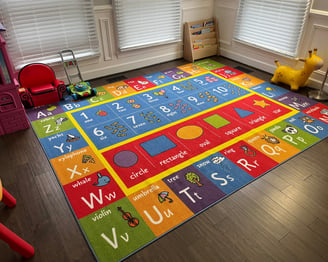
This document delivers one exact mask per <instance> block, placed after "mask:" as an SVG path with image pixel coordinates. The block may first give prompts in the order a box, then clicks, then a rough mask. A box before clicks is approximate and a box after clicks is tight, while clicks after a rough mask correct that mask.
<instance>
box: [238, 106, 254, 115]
mask: <svg viewBox="0 0 328 262" xmlns="http://www.w3.org/2000/svg"><path fill="white" fill-rule="evenodd" d="M233 109H234V110H235V111H236V113H237V114H238V115H239V117H240V118H245V117H248V116H250V115H252V114H254V112H252V111H248V110H245V109H240V108H237V107H234V108H233Z"/></svg>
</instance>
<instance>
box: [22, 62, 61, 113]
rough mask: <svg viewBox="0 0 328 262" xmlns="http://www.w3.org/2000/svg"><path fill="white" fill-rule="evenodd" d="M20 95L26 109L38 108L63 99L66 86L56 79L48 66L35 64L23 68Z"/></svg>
mask: <svg viewBox="0 0 328 262" xmlns="http://www.w3.org/2000/svg"><path fill="white" fill-rule="evenodd" d="M18 80H19V83H20V86H21V87H20V88H19V90H18V91H19V95H20V97H21V100H22V102H23V104H24V106H25V107H38V106H42V105H47V104H52V103H56V102H59V100H62V99H63V95H64V93H65V91H66V86H65V84H64V82H63V81H60V80H58V79H56V76H55V72H54V71H53V70H52V68H51V67H50V66H48V65H45V64H41V63H35V64H29V65H26V66H25V67H23V68H22V69H21V70H20V71H19V74H18Z"/></svg>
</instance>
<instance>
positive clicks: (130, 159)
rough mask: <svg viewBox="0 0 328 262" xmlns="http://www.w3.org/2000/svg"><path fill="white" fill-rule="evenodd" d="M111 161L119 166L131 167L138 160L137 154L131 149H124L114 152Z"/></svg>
mask: <svg viewBox="0 0 328 262" xmlns="http://www.w3.org/2000/svg"><path fill="white" fill-rule="evenodd" d="M113 161H114V163H115V164H116V165H117V166H119V167H131V166H134V165H135V164H136V163H137V162H138V155H137V154H136V153H134V152H132V151H129V150H125V151H121V152H118V153H117V154H115V156H114V158H113Z"/></svg>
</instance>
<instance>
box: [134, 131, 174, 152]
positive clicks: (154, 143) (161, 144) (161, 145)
mask: <svg viewBox="0 0 328 262" xmlns="http://www.w3.org/2000/svg"><path fill="white" fill-rule="evenodd" d="M140 145H141V147H142V148H143V149H145V150H146V152H147V153H148V154H149V155H151V156H156V155H158V154H161V153H163V152H165V151H167V150H170V149H172V148H174V147H176V146H177V145H176V144H174V143H173V142H172V141H171V140H170V139H169V138H168V137H167V136H165V135H162V136H159V137H156V138H154V139H151V140H148V141H146V142H144V143H141V144H140Z"/></svg>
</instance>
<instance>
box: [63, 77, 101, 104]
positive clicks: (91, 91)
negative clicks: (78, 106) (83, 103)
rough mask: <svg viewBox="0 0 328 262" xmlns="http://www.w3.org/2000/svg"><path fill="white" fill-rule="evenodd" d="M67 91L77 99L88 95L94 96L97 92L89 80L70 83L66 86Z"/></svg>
mask: <svg viewBox="0 0 328 262" xmlns="http://www.w3.org/2000/svg"><path fill="white" fill-rule="evenodd" d="M66 90H67V93H68V94H69V95H71V96H72V98H73V99H74V100H78V99H81V98H84V97H88V96H94V95H96V94H97V90H96V89H95V88H92V87H91V86H90V83H89V82H84V81H82V82H79V83H77V84H71V85H69V86H67V87H66Z"/></svg>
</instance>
